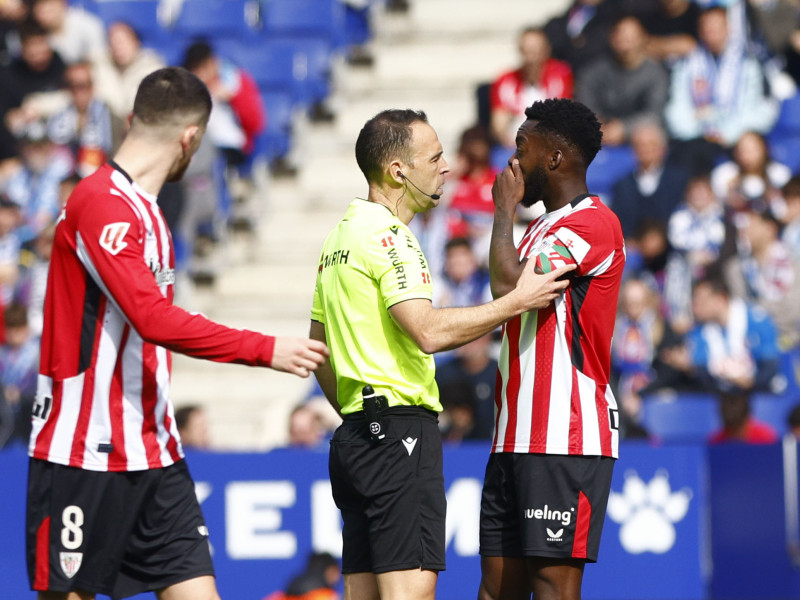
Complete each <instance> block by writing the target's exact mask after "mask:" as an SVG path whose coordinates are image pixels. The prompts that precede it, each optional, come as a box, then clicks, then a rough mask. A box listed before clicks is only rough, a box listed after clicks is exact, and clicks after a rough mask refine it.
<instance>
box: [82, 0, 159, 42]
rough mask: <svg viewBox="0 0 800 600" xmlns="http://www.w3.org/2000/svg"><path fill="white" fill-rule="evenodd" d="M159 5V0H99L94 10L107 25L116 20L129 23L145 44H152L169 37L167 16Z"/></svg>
mask: <svg viewBox="0 0 800 600" xmlns="http://www.w3.org/2000/svg"><path fill="white" fill-rule="evenodd" d="M159 5H160V2H159V0H98V1H97V2H96V3H94V6H93V12H95V13H96V14H97V15H98V16H99V17H100V18H101V19H102V20H103V23H105V24H106V27H108V25H110V24H111V23H114V22H116V21H122V22H123V23H127V24H128V25H130V26H131V27H133V29H134V30H135V31H136V33H138V34H139V37H140V38H141V40H142V42H143V43H144V45H146V46H151V45H153V44H155V43H156V42H161V41H163V40H165V39H166V37H167V30H166V25H167V22H166V19H167V17H166V16H165V15H163V14H162V11H161V9H159Z"/></svg>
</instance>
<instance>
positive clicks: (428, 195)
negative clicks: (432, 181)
mask: <svg viewBox="0 0 800 600" xmlns="http://www.w3.org/2000/svg"><path fill="white" fill-rule="evenodd" d="M397 174H398V175H399V176H400V177H402V178H403V180H404V181H407V182H408V183H410V184H411V185H413V186H414V187H415V188H417V191H418V192H419V193H420V194H422V195H423V196H427V197H428V198H431V199H433V200H438V199H439V198H441V196H440V195H439V194H426V193H425V192H423V191H422V190H421V189H419V188H418V187H417V184H416V183H414V182H413V181H411V180H410V179H409V178H408V177H406V176H405V175H403V174H402V173H401V172H400V171H398V172H397Z"/></svg>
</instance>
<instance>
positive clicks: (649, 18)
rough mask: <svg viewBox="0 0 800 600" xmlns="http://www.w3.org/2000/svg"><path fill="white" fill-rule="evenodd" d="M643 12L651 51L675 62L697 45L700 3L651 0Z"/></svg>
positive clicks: (661, 57) (655, 56) (643, 21)
mask: <svg viewBox="0 0 800 600" xmlns="http://www.w3.org/2000/svg"><path fill="white" fill-rule="evenodd" d="M636 4H637V5H643V7H642V8H643V9H644V10H641V12H640V13H639V17H640V19H641V21H642V25H643V26H644V28H645V31H647V34H648V40H647V54H648V55H649V56H650V57H651V58H652V59H654V60H658V61H661V62H662V63H664V64H666V65H667V66H671V65H672V64H674V63H675V61H677V60H679V59H680V58H682V57H684V56H686V55H687V54H689V53H690V52H691V51H692V50H694V49H695V48H696V47H697V21H698V19H699V17H700V6H698V4H697V3H696V2H691V1H690V0H651V1H650V2H637V3H636Z"/></svg>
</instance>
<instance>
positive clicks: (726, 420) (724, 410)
mask: <svg viewBox="0 0 800 600" xmlns="http://www.w3.org/2000/svg"><path fill="white" fill-rule="evenodd" d="M719 414H720V417H721V418H722V428H721V429H719V430H717V431H714V432H712V433H711V435H710V437H709V440H708V441H709V443H710V444H723V443H727V442H741V443H745V444H774V443H776V442H777V441H778V432H777V431H776V430H775V429H774V428H773V427H772V426H771V425H767V424H766V423H762V422H761V421H759V420H758V419H756V418H755V417H753V416H752V415H751V414H750V395H749V394H747V393H742V392H736V393H733V392H731V393H726V394H720V396H719Z"/></svg>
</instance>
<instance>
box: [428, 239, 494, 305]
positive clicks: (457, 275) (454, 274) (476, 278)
mask: <svg viewBox="0 0 800 600" xmlns="http://www.w3.org/2000/svg"><path fill="white" fill-rule="evenodd" d="M444 254H445V258H444V272H443V274H442V278H441V280H440V281H439V282H437V283H438V284H439V285H437V286H436V288H435V290H434V294H433V305H434V306H436V307H437V308H444V307H452V306H475V305H476V304H483V303H484V302H488V301H490V300H491V299H492V294H491V290H490V289H489V271H488V269H487V268H486V267H485V266H484V265H482V264H481V262H480V261H479V260H478V257H477V256H476V254H475V251H474V250H473V249H472V243H471V242H470V241H469V239H468V238H465V237H455V238H453V239H451V240H450V241H449V242H447V244H446V245H445V247H444Z"/></svg>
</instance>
